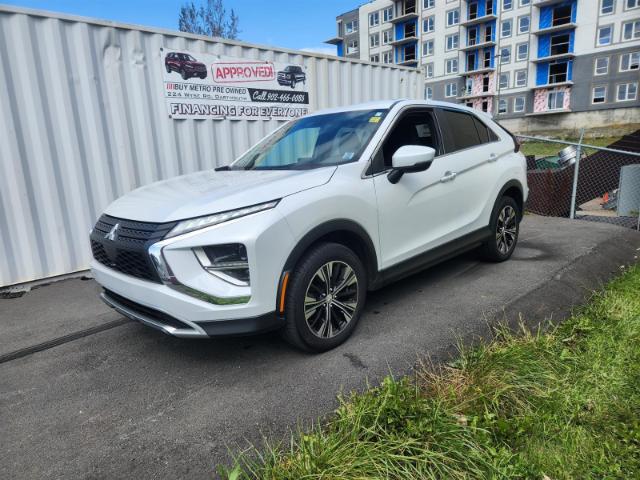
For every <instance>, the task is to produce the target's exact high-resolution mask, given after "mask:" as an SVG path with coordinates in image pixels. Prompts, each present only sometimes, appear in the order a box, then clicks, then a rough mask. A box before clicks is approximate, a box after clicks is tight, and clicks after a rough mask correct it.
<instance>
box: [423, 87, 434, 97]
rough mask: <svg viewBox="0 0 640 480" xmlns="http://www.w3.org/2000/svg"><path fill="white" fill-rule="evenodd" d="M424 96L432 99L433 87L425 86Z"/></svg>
mask: <svg viewBox="0 0 640 480" xmlns="http://www.w3.org/2000/svg"><path fill="white" fill-rule="evenodd" d="M424 98H426V99H427V100H431V99H432V98H433V87H424Z"/></svg>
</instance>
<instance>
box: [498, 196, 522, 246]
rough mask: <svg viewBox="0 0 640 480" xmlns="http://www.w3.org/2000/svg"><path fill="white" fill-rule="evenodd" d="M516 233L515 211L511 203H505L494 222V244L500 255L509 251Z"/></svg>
mask: <svg viewBox="0 0 640 480" xmlns="http://www.w3.org/2000/svg"><path fill="white" fill-rule="evenodd" d="M517 235H518V222H517V215H516V211H515V210H514V208H513V207H512V206H511V205H506V206H505V207H504V208H503V209H502V210H501V211H500V215H498V221H497V223H496V246H497V247H498V251H499V252H500V253H501V254H502V255H506V254H507V253H509V252H510V251H511V249H512V248H513V246H514V245H515V243H516V239H517Z"/></svg>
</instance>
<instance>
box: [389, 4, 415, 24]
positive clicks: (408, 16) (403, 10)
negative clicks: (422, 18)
mask: <svg viewBox="0 0 640 480" xmlns="http://www.w3.org/2000/svg"><path fill="white" fill-rule="evenodd" d="M399 3H400V12H399V13H398V12H396V15H394V17H393V18H392V19H391V20H390V21H391V23H402V22H406V21H407V20H413V19H414V18H418V17H419V15H418V6H417V5H416V1H415V0H414V1H405V2H399Z"/></svg>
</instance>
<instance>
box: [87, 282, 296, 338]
mask: <svg viewBox="0 0 640 480" xmlns="http://www.w3.org/2000/svg"><path fill="white" fill-rule="evenodd" d="M100 298H101V299H102V301H103V302H104V303H106V304H107V305H108V306H110V307H111V308H113V309H114V310H116V311H117V312H118V313H120V314H122V315H124V316H125V317H127V318H130V319H132V320H135V321H137V322H140V323H143V324H145V325H147V326H149V327H151V328H155V329H156V330H160V331H161V332H163V333H166V334H169V335H172V336H175V337H185V338H194V337H205V338H206V337H227V336H243V335H252V334H257V333H264V332H268V331H272V330H277V329H278V328H281V327H283V326H284V320H283V319H282V318H280V317H278V316H277V315H276V313H275V311H273V312H269V313H266V314H264V315H260V316H257V317H249V318H238V319H233V320H212V321H206V322H189V323H186V322H183V321H181V320H178V319H177V318H174V317H172V316H170V315H167V314H166V313H163V312H160V311H158V310H154V309H152V308H149V307H146V306H144V305H140V304H139V303H136V302H134V301H132V300H129V299H127V298H124V297H122V296H121V295H118V294H116V293H114V292H111V291H110V290H105V291H104V292H102V293H101V294H100Z"/></svg>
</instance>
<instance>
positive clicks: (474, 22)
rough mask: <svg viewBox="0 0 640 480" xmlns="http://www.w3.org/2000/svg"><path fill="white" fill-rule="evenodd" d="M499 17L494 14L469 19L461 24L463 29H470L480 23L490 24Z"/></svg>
mask: <svg viewBox="0 0 640 480" xmlns="http://www.w3.org/2000/svg"><path fill="white" fill-rule="evenodd" d="M497 18H498V16H497V15H496V14H494V13H492V14H489V15H483V16H482V17H475V18H467V19H466V20H464V21H463V22H461V23H460V25H462V26H463V27H470V26H472V25H478V24H479V23H484V22H490V21H491V20H496V19H497Z"/></svg>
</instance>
